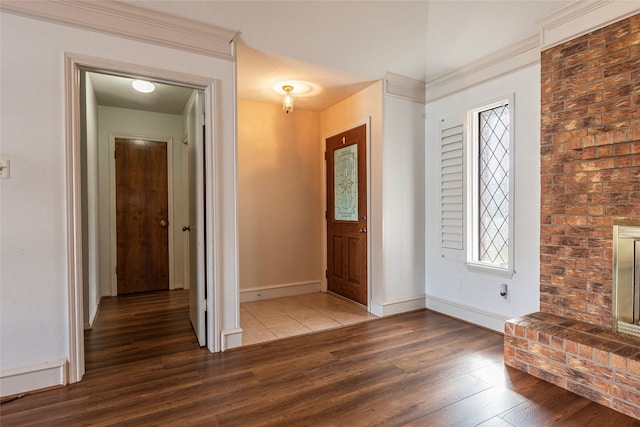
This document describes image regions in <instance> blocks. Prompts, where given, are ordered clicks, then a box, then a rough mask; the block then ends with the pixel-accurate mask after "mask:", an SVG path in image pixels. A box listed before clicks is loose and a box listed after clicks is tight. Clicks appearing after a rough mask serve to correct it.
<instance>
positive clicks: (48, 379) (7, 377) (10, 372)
mask: <svg viewBox="0 0 640 427" xmlns="http://www.w3.org/2000/svg"><path fill="white" fill-rule="evenodd" d="M64 385H67V361H66V360H62V359H61V360H55V361H52V362H47V363H41V364H38V365H32V366H25V367H21V368H15V369H5V370H3V371H0V396H1V397H5V396H12V395H15V394H20V393H25V392H28V391H34V390H39V389H43V388H49V387H55V386H64Z"/></svg>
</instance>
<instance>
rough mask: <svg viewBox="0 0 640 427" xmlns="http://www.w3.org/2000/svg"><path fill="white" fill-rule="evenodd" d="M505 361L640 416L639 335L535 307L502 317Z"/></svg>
mask: <svg viewBox="0 0 640 427" xmlns="http://www.w3.org/2000/svg"><path fill="white" fill-rule="evenodd" d="M504 362H505V364H506V365H508V366H511V367H513V368H516V369H519V370H521V371H523V372H526V373H528V374H530V375H533V376H535V377H538V378H541V379H543V380H545V381H548V382H550V383H553V384H555V385H557V386H559V387H562V388H564V389H566V390H569V391H571V392H574V393H576V394H579V395H581V396H583V397H586V398H587V399H590V400H593V401H594V402H597V403H600V404H602V405H604V406H608V407H610V408H612V409H614V410H616V411H618V412H622V413H624V414H626V415H629V416H631V417H634V418H636V419H638V420H640V338H636V337H633V336H628V335H623V334H616V333H613V332H611V331H609V330H607V329H604V328H602V327H599V326H596V325H593V324H590V323H586V322H581V321H578V320H573V319H569V318H566V317H562V316H559V315H556V314H552V313H543V312H537V313H532V314H529V315H526V316H523V317H519V318H516V319H511V320H508V321H507V322H505V333H504Z"/></svg>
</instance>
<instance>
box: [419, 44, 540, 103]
mask: <svg viewBox="0 0 640 427" xmlns="http://www.w3.org/2000/svg"><path fill="white" fill-rule="evenodd" d="M539 62H540V38H539V37H538V36H537V35H535V36H531V37H528V38H526V39H524V40H522V41H520V42H518V43H514V44H511V45H509V46H507V47H505V48H504V49H501V50H499V51H497V52H495V53H493V54H491V55H489V56H485V57H484V58H481V59H479V60H477V61H474V62H472V63H470V64H468V65H466V66H464V67H462V68H459V69H457V70H455V71H452V72H449V73H446V74H443V75H441V76H439V77H436V78H434V79H432V80H429V81H428V82H427V85H426V86H427V87H426V101H427V102H431V101H435V100H437V99H440V98H443V97H445V96H447V95H450V94H452V93H455V92H459V91H461V90H464V89H466V88H468V87H471V86H475V85H477V84H480V83H483V82H485V81H488V80H491V79H495V78H496V77H500V76H503V75H505V74H509V73H512V72H514V71H517V70H520V69H522V68H525V67H528V66H530V65H533V64H537V63H539Z"/></svg>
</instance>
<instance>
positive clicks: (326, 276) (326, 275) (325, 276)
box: [324, 270, 329, 279]
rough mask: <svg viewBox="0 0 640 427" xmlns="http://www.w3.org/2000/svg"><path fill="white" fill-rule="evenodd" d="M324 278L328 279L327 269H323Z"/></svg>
mask: <svg viewBox="0 0 640 427" xmlns="http://www.w3.org/2000/svg"><path fill="white" fill-rule="evenodd" d="M324 278H325V279H328V278H329V270H325V271H324Z"/></svg>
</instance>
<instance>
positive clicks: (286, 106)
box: [282, 85, 293, 114]
mask: <svg viewBox="0 0 640 427" xmlns="http://www.w3.org/2000/svg"><path fill="white" fill-rule="evenodd" d="M282 90H283V91H284V92H285V95H284V101H283V103H282V109H283V110H284V111H285V112H286V113H287V114H289V111H293V98H292V97H291V91H292V90H293V86H291V85H284V86H282Z"/></svg>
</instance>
